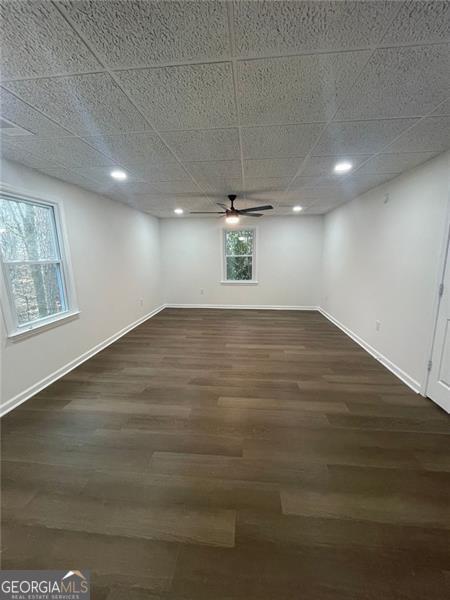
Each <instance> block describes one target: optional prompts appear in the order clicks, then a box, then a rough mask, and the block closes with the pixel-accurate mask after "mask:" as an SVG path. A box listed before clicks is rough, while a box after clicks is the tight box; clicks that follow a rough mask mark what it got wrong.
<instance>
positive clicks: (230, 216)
mask: <svg viewBox="0 0 450 600" xmlns="http://www.w3.org/2000/svg"><path fill="white" fill-rule="evenodd" d="M228 200H229V201H230V204H231V206H229V207H228V206H226V205H225V204H222V203H221V202H217V206H220V207H221V208H223V209H224V210H217V211H216V210H212V211H191V213H190V214H191V215H225V220H226V222H227V223H228V225H236V224H237V223H239V217H241V216H243V217H262V216H263V215H262V213H260V212H257V211H261V210H272V209H273V206H272V205H271V204H264V205H263V206H253V207H252V208H242V209H238V208H235V207H234V201H235V200H236V194H229V195H228Z"/></svg>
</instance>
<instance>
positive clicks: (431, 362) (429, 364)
mask: <svg viewBox="0 0 450 600" xmlns="http://www.w3.org/2000/svg"><path fill="white" fill-rule="evenodd" d="M432 366H433V361H432V360H429V361H428V370H429V371H431V367H432Z"/></svg>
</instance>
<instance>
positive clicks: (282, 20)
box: [234, 1, 395, 56]
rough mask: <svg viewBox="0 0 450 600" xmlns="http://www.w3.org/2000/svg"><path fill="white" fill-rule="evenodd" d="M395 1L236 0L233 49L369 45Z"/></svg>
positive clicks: (263, 52) (264, 52) (264, 51)
mask: <svg viewBox="0 0 450 600" xmlns="http://www.w3.org/2000/svg"><path fill="white" fill-rule="evenodd" d="M393 14H395V2H369V1H366V2H339V1H338V2H327V1H321V2H317V1H311V2H298V1H292V2H254V1H253V2H242V1H240V2H235V3H234V28H235V40H236V41H235V44H236V51H237V53H238V54H239V55H242V56H270V55H276V54H284V53H299V54H300V53H302V52H313V51H317V50H320V51H333V50H344V49H345V50H348V49H352V48H369V47H370V46H373V45H374V44H375V43H376V42H377V41H378V40H379V38H380V36H381V35H382V33H383V31H384V30H385V29H386V26H387V24H388V23H389V20H390V19H391V18H392V16H393Z"/></svg>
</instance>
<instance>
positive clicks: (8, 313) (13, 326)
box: [0, 184, 80, 341]
mask: <svg viewBox="0 0 450 600" xmlns="http://www.w3.org/2000/svg"><path fill="white" fill-rule="evenodd" d="M0 193H1V194H2V196H5V197H10V198H11V199H12V200H17V201H20V202H27V203H29V204H37V205H41V206H44V207H46V208H51V210H52V216H53V222H54V228H55V234H56V240H55V243H56V245H57V249H58V251H59V258H58V259H55V260H47V261H46V260H42V261H39V260H36V261H17V263H18V264H30V263H34V264H44V263H49V264H50V263H51V264H59V265H60V273H61V278H62V280H63V285H64V291H65V303H66V306H65V310H64V311H61V312H59V313H56V314H54V315H50V316H48V317H42V318H41V319H36V320H35V321H32V322H31V323H25V324H23V325H19V323H18V318H17V312H16V308H15V299H14V295H13V292H12V286H11V282H10V277H9V273H8V268H7V265H8V264H10V263H14V261H6V262H5V261H4V258H3V254H2V252H1V251H0V263H1V266H0V272H1V276H0V290H1V299H0V300H1V302H0V303H1V309H2V313H3V319H4V322H5V326H6V333H7V337H8V338H10V339H11V340H12V341H15V340H19V339H22V338H24V337H28V336H30V335H34V334H36V333H39V332H42V331H44V330H46V329H49V328H51V327H55V326H56V325H60V324H62V323H65V322H67V321H68V320H71V319H74V318H76V317H77V316H78V315H79V314H80V311H79V308H78V303H77V297H76V292H75V281H74V277H73V269H72V263H71V259H70V253H69V247H68V237H67V233H66V231H67V230H66V226H65V219H64V213H63V208H62V203H61V201H60V200H57V199H48V198H45V199H44V198H40V197H36V196H34V195H31V194H29V193H28V192H24V191H22V190H19V189H17V188H15V187H11V186H7V185H4V184H1V185H0Z"/></svg>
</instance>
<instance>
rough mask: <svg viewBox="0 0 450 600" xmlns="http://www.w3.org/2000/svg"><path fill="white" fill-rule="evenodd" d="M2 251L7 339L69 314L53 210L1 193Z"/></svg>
mask: <svg viewBox="0 0 450 600" xmlns="http://www.w3.org/2000/svg"><path fill="white" fill-rule="evenodd" d="M0 251H1V259H2V267H3V279H4V281H3V284H4V287H5V288H6V290H5V291H6V293H5V296H6V300H7V302H6V304H7V306H4V311H5V317H6V321H7V325H8V331H9V334H10V335H17V334H18V333H21V332H23V331H29V330H30V329H35V328H36V327H40V326H43V325H46V324H48V323H51V322H53V321H56V320H60V319H61V318H63V317H64V316H68V315H71V314H73V312H74V311H73V308H74V307H73V306H71V305H72V304H73V302H71V301H70V287H71V286H70V282H69V281H68V277H67V276H68V268H67V263H66V261H65V259H64V256H65V255H64V251H63V248H62V240H61V238H60V227H59V222H58V213H57V206H56V205H54V204H50V203H46V202H41V201H35V200H31V199H27V198H22V197H17V196H13V195H9V194H5V193H1V194H0ZM71 310H72V312H71Z"/></svg>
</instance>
